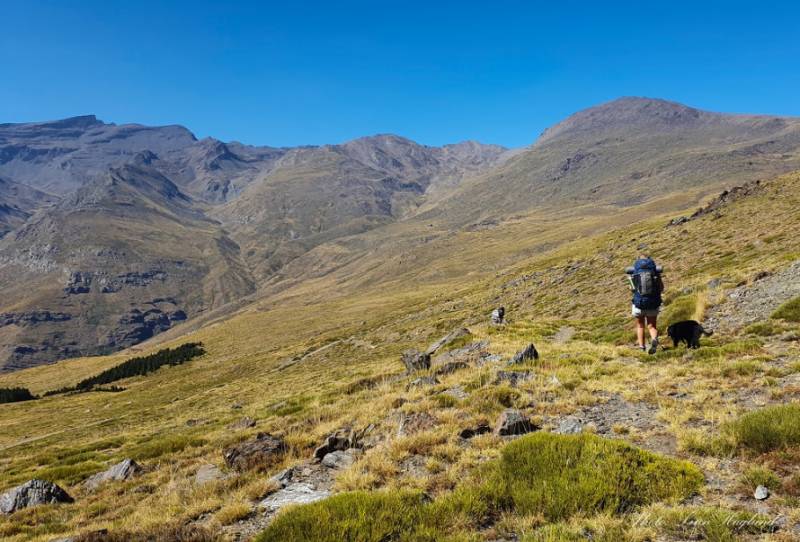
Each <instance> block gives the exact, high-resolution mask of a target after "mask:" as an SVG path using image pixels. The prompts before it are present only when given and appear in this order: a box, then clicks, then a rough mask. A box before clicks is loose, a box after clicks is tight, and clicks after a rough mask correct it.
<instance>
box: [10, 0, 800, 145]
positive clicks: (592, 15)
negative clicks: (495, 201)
mask: <svg viewBox="0 0 800 542" xmlns="http://www.w3.org/2000/svg"><path fill="white" fill-rule="evenodd" d="M700 4H702V6H701V5H700ZM0 23H1V24H0V70H2V72H0V73H2V77H0V122H23V121H33V120H47V119H55V118H62V117H67V116H74V115H80V114H89V113H94V114H96V115H97V116H98V117H100V118H101V119H103V120H106V121H109V122H117V123H123V122H139V123H144V124H173V123H176V124H183V125H185V126H187V127H188V128H189V129H191V130H192V131H193V132H195V134H197V135H198V136H199V137H203V136H213V137H217V138H219V139H223V140H233V139H235V140H239V141H243V142H245V143H252V144H264V145H276V146H278V145H299V144H318V143H336V142H341V141H345V140H348V139H351V138H354V137H358V136H362V135H368V134H373V133H384V132H391V133H397V134H400V135H404V136H406V137H410V138H412V139H414V140H417V141H419V142H421V143H426V144H442V143H447V142H455V141H460V140H464V139H477V140H480V141H484V142H492V143H501V144H504V145H508V146H521V145H526V144H529V143H531V142H532V141H533V140H535V139H536V137H537V135H538V134H539V133H540V132H541V131H542V130H543V129H544V128H546V127H547V126H549V125H551V124H553V123H554V122H557V121H558V120H560V119H561V118H563V117H564V116H566V115H568V114H570V113H572V112H574V111H576V110H579V109H582V108H585V107H588V106H591V105H593V104H596V103H599V102H603V101H607V100H610V99H613V98H616V97H618V96H624V95H637V96H651V97H663V98H667V99H671V100H676V101H680V102H683V103H686V104H688V105H692V106H696V107H701V108H704V109H710V110H716V111H728V112H748V113H770V114H783V115H800V8H798V7H795V6H794V3H793V2H783V3H772V2H764V1H762V2H752V1H749V2H737V1H732V2H645V1H642V0H639V1H637V2H600V1H593V2H500V1H497V2H471V1H460V2H436V1H433V0H428V1H425V2H417V1H412V0H406V1H403V2H386V1H380V0H373V1H371V2H339V1H328V2H311V1H309V2H291V1H289V0H286V1H283V2H280V3H279V2H235V1H234V2H228V1H225V0H217V1H215V2H206V1H202V0H195V1H192V2H169V1H164V2H155V1H153V2H150V1H122V0H117V1H113V0H107V1H77V0H75V1H51V2H42V1H34V0H22V1H20V0H13V1H11V0H0Z"/></svg>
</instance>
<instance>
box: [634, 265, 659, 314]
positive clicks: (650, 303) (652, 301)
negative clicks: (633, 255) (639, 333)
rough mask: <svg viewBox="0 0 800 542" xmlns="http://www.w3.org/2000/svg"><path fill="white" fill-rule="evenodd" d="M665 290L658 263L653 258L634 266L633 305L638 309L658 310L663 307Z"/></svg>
mask: <svg viewBox="0 0 800 542" xmlns="http://www.w3.org/2000/svg"><path fill="white" fill-rule="evenodd" d="M663 288H664V286H663V284H662V283H661V276H660V275H659V272H658V268H657V267H656V262H654V261H653V260H652V259H651V258H642V259H639V260H636V262H635V263H634V264H633V305H634V306H635V307H636V308H637V309H645V310H648V309H649V310H652V309H657V308H658V307H660V306H661V290H662V289H663Z"/></svg>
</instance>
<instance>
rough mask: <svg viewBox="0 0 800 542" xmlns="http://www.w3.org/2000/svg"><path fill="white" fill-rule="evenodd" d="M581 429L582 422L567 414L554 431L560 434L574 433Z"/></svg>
mask: <svg viewBox="0 0 800 542" xmlns="http://www.w3.org/2000/svg"><path fill="white" fill-rule="evenodd" d="M581 431H583V422H582V421H581V420H580V419H579V418H575V417H573V416H569V417H567V418H564V419H563V420H561V422H559V424H558V429H556V433H559V434H561V435H575V434H577V433H580V432H581Z"/></svg>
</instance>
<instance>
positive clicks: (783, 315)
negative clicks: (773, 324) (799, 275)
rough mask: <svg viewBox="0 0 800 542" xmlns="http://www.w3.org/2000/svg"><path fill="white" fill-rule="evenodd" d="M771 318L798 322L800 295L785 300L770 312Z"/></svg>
mask: <svg viewBox="0 0 800 542" xmlns="http://www.w3.org/2000/svg"><path fill="white" fill-rule="evenodd" d="M772 318H776V319H780V320H786V321H787V322H800V297H795V298H794V299H792V300H791V301H787V302H786V303H784V304H783V305H781V306H780V307H778V309H777V310H776V311H775V312H773V313H772Z"/></svg>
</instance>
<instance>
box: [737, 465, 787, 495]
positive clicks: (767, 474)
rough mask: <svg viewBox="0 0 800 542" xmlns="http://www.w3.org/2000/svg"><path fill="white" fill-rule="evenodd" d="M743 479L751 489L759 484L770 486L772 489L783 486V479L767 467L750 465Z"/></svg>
mask: <svg viewBox="0 0 800 542" xmlns="http://www.w3.org/2000/svg"><path fill="white" fill-rule="evenodd" d="M741 481H742V483H743V484H744V485H745V487H747V488H748V489H750V490H751V491H752V490H754V489H755V488H757V487H758V486H764V487H768V488H769V489H772V490H775V489H778V488H779V487H781V479H780V478H779V477H778V475H777V474H775V473H774V472H772V471H771V470H769V469H768V468H766V467H750V468H749V469H747V470H746V471H744V474H743V475H742V479H741Z"/></svg>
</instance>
